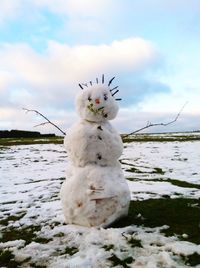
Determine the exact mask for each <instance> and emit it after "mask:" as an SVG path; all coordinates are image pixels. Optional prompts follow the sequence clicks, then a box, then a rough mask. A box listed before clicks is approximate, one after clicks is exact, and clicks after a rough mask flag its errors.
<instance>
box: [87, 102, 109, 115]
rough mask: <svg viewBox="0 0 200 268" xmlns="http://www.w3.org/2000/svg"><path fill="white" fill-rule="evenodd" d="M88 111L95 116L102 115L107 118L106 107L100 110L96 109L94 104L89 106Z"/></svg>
mask: <svg viewBox="0 0 200 268" xmlns="http://www.w3.org/2000/svg"><path fill="white" fill-rule="evenodd" d="M87 108H88V110H89V111H90V112H91V113H93V114H94V115H101V116H103V117H107V116H106V115H107V114H106V113H105V111H104V108H105V107H104V106H102V107H100V108H96V107H94V104H93V103H90V104H89V105H88V106H87Z"/></svg>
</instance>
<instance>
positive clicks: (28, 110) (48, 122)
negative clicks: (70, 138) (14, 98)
mask: <svg viewBox="0 0 200 268" xmlns="http://www.w3.org/2000/svg"><path fill="white" fill-rule="evenodd" d="M23 110H24V111H26V112H27V113H28V112H34V113H36V114H38V115H40V116H41V117H43V118H44V119H45V120H46V121H47V122H44V123H41V124H39V125H36V126H35V127H38V126H43V125H46V124H51V125H52V126H54V127H55V128H57V129H58V130H59V131H60V132H61V133H62V134H63V135H66V133H65V132H64V131H63V130H62V129H60V128H59V127H58V126H57V125H56V124H54V123H53V122H51V121H50V120H49V119H48V118H47V117H46V116H44V115H43V114H42V113H40V112H38V111H37V110H30V109H26V108H23Z"/></svg>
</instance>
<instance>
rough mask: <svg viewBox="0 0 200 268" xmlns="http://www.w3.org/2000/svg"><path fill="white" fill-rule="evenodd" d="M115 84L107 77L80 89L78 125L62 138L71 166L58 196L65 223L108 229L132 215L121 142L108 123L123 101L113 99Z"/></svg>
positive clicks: (115, 91) (82, 85)
mask: <svg viewBox="0 0 200 268" xmlns="http://www.w3.org/2000/svg"><path fill="white" fill-rule="evenodd" d="M113 79H114V77H113V78H112V79H111V80H110V81H109V83H108V84H107V85H106V84H105V83H104V75H103V76H102V79H101V81H99V80H98V78H97V79H96V82H95V84H93V83H92V81H90V83H88V84H79V86H80V87H81V92H80V94H78V96H77V98H76V109H77V112H78V114H79V116H80V121H79V122H77V123H75V124H74V125H73V126H72V127H71V128H70V129H69V130H68V132H67V135H66V136H65V139H64V145H65V148H66V150H67V152H68V158H69V163H70V164H69V167H68V170H67V176H66V180H65V182H64V183H63V185H62V187H61V192H60V196H61V202H62V207H63V212H64V216H65V221H66V223H67V224H76V225H82V226H87V227H92V226H99V227H107V226H108V225H110V224H111V223H113V222H114V221H116V220H117V219H119V218H121V217H123V216H126V215H127V213H128V208H129V203H130V191H129V188H128V185H127V182H126V180H125V178H124V175H123V172H122V169H121V165H120V163H119V158H120V156H121V154H122V151H123V143H122V140H121V137H120V135H119V134H118V133H117V131H116V130H115V129H114V128H113V126H112V125H111V124H110V122H109V120H112V119H114V118H115V117H116V115H117V112H118V104H117V101H119V100H121V99H115V95H116V94H117V93H118V91H119V90H118V89H117V87H114V88H112V89H111V83H112V81H113Z"/></svg>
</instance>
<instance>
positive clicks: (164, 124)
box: [123, 102, 187, 138]
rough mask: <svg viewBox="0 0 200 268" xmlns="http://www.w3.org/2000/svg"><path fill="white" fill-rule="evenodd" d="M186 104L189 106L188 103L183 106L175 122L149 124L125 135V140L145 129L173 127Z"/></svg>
mask: <svg viewBox="0 0 200 268" xmlns="http://www.w3.org/2000/svg"><path fill="white" fill-rule="evenodd" d="M186 104H187V102H186V103H185V104H184V105H183V107H182V108H181V109H180V111H179V112H178V114H177V115H176V117H175V118H174V119H173V120H171V121H169V122H167V123H156V124H152V123H149V122H148V123H147V125H146V126H145V127H142V128H139V129H137V130H135V131H133V132H131V133H129V134H126V135H123V138H126V137H128V136H130V135H133V134H136V133H138V132H140V131H142V130H144V129H147V128H150V127H156V126H168V125H171V124H173V123H175V122H176V121H177V120H178V118H179V116H180V115H181V113H182V111H183V109H184V108H185V106H186Z"/></svg>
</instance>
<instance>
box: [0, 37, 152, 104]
mask: <svg viewBox="0 0 200 268" xmlns="http://www.w3.org/2000/svg"><path fill="white" fill-rule="evenodd" d="M0 58H1V62H0V69H1V70H3V72H4V73H5V72H7V73H9V75H10V76H12V87H10V90H13V89H14V90H15V91H16V90H19V91H20V90H23V91H24V90H27V92H29V93H28V95H30V91H31V92H32V96H33V97H34V98H36V99H35V101H36V102H37V98H38V100H39V103H45V102H46V103H47V102H51V103H52V102H55V103H57V102H59V101H63V98H65V99H66V101H67V100H71V99H72V97H74V91H76V90H78V87H77V84H78V83H79V82H85V81H87V80H90V79H92V77H93V78H95V77H96V75H101V74H102V73H103V72H105V74H121V75H123V74H127V73H132V74H134V73H138V72H141V73H143V72H144V71H145V70H146V68H152V66H154V64H156V62H157V53H156V52H155V50H154V48H153V46H152V44H150V43H148V42H147V41H145V40H143V39H140V38H130V39H125V40H121V41H114V42H112V43H111V44H109V45H106V44H102V45H97V46H92V45H82V46H74V47H73V46H68V45H67V44H60V43H58V42H54V41H51V42H49V45H48V49H47V50H46V52H45V54H39V53H37V52H36V51H34V50H33V49H32V48H31V47H29V46H28V45H26V44H15V45H4V46H1V48H0ZM1 77H2V75H1ZM1 79H5V78H4V76H3V77H2V78H1ZM18 95H19V96H20V94H18ZM12 96H13V95H12ZM17 99H19V98H17V97H16V100H17ZM12 101H13V102H14V97H13V98H12Z"/></svg>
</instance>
